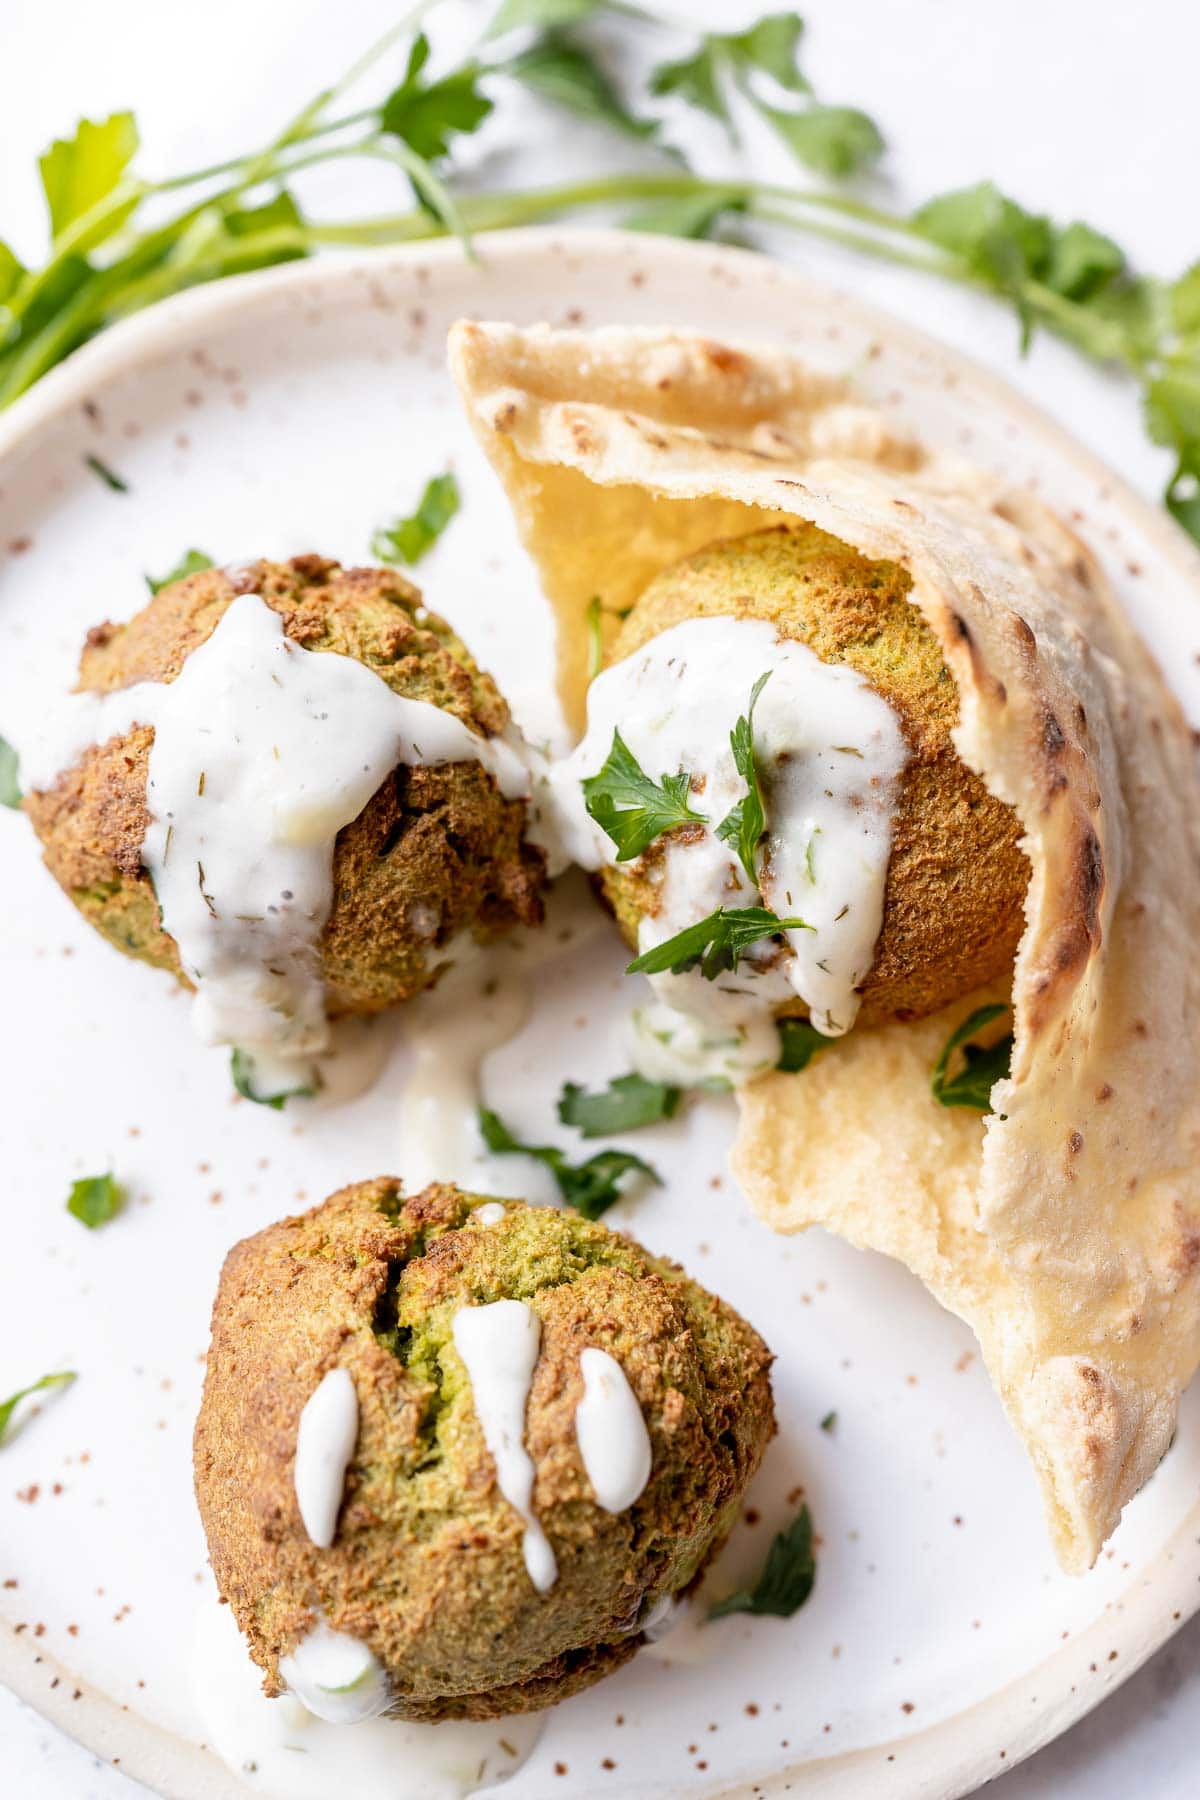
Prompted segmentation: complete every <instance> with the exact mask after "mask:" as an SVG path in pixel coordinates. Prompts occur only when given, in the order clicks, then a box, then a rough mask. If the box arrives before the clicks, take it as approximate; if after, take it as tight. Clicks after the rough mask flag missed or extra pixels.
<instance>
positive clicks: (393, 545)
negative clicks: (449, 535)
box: [371, 470, 462, 568]
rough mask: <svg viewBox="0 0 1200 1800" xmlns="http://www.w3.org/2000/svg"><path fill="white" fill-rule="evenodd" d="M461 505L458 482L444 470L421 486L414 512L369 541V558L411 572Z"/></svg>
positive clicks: (396, 521)
mask: <svg viewBox="0 0 1200 1800" xmlns="http://www.w3.org/2000/svg"><path fill="white" fill-rule="evenodd" d="M461 505H462V499H461V496H460V494H459V491H458V482H457V481H456V480H455V479H454V476H453V474H452V473H451V472H450V471H449V470H447V471H446V473H445V474H444V475H434V476H433V477H432V478H431V479H430V480H429V481H427V482H426V483H425V487H424V489H423V491H422V494H421V498H420V499H419V500H418V502H417V505H416V510H415V511H414V512H411V513H409V514H407V516H406V517H404V518H400V519H395V520H393V522H392V523H391V524H390V525H386V526H384V527H383V528H382V529H381V530H379V531H377V532H376V533H375V535H374V537H373V538H372V539H371V554H372V556H374V557H376V558H377V559H378V561H379V562H385V563H403V564H404V565H405V566H406V567H408V568H411V567H412V565H413V564H414V563H419V562H420V560H421V558H422V557H423V556H426V555H428V553H429V551H430V550H432V549H433V546H434V545H435V544H436V543H437V541H438V539H439V538H440V537H441V535H442V533H443V531H445V529H446V527H447V525H449V523H450V521H451V519H452V518H453V517H454V515H455V514H456V513H457V511H458V509H459V507H460V506H461Z"/></svg>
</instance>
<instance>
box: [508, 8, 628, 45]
mask: <svg viewBox="0 0 1200 1800" xmlns="http://www.w3.org/2000/svg"><path fill="white" fill-rule="evenodd" d="M602 5H603V0H504V4H503V5H502V6H501V8H500V10H499V12H498V13H497V14H496V16H495V18H494V19H493V20H492V22H491V24H490V25H489V26H488V28H487V30H486V31H485V32H484V34H483V41H484V42H485V43H487V42H488V40H489V39H491V38H498V37H504V36H506V35H507V33H508V32H510V31H524V30H526V29H531V30H534V31H552V30H553V29H554V28H555V26H557V25H578V24H579V23H580V21H581V20H582V19H587V18H590V17H591V15H592V14H593V13H595V12H598V11H599V10H600V8H601V6H602Z"/></svg>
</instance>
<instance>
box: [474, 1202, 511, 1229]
mask: <svg viewBox="0 0 1200 1800" xmlns="http://www.w3.org/2000/svg"><path fill="white" fill-rule="evenodd" d="M507 1213H508V1208H507V1206H502V1205H501V1204H500V1202H499V1200H489V1201H488V1203H487V1205H486V1206H477V1207H476V1208H475V1211H474V1212H473V1213H472V1214H471V1222H472V1224H474V1225H498V1224H499V1223H500V1221H501V1219H503V1218H505V1217H506V1216H507Z"/></svg>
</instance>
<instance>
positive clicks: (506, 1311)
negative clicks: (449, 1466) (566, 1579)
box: [454, 1300, 558, 1594]
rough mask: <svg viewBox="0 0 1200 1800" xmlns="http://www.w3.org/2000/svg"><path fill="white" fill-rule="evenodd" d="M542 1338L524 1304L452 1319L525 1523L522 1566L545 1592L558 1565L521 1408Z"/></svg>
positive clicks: (502, 1473) (503, 1476) (511, 1497)
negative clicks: (540, 1517)
mask: <svg viewBox="0 0 1200 1800" xmlns="http://www.w3.org/2000/svg"><path fill="white" fill-rule="evenodd" d="M541 1337H542V1327H541V1322H540V1321H539V1319H538V1316H537V1314H536V1313H535V1312H534V1311H532V1309H531V1308H530V1307H528V1306H526V1305H525V1302H524V1301H523V1300H494V1301H492V1303H491V1304H490V1305H488V1306H464V1307H461V1308H460V1309H459V1311H458V1312H456V1313H455V1315H454V1346H455V1349H456V1350H457V1351H458V1354H459V1355H460V1356H461V1357H462V1359H463V1362H464V1363H465V1364H466V1369H467V1374H468V1376H469V1377H470V1381H471V1388H472V1392H473V1395H474V1400H475V1414H476V1417H477V1418H478V1420H479V1424H480V1428H481V1430H482V1432H483V1441H484V1443H485V1444H486V1445H487V1447H488V1449H489V1451H490V1452H491V1456H492V1461H493V1462H494V1463H495V1465H496V1480H497V1482H498V1484H499V1487H500V1492H501V1493H502V1494H503V1495H504V1498H505V1499H506V1500H507V1501H508V1503H509V1505H510V1506H511V1507H512V1508H513V1510H514V1511H515V1512H517V1513H518V1514H519V1515H520V1517H521V1518H522V1519H523V1520H524V1521H525V1537H524V1542H523V1549H524V1553H525V1567H526V1568H527V1569H528V1571H529V1579H530V1580H531V1581H532V1583H533V1585H534V1587H535V1588H536V1589H537V1590H538V1592H539V1594H544V1593H546V1592H548V1591H549V1589H550V1588H552V1587H553V1586H554V1583H555V1581H556V1580H557V1579H558V1564H557V1563H556V1561H555V1558H554V1551H553V1550H552V1549H551V1548H550V1543H549V1540H548V1539H547V1537H546V1534H545V1532H544V1531H543V1530H542V1528H541V1526H540V1525H539V1524H538V1521H537V1517H536V1515H535V1514H534V1510H533V1477H534V1467H533V1459H532V1458H531V1456H530V1455H529V1452H528V1451H527V1450H526V1448H525V1408H526V1405H527V1404H528V1401H529V1384H530V1382H531V1381H532V1379H533V1370H534V1365H535V1364H536V1362H537V1359H538V1347H539V1345H540V1343H541Z"/></svg>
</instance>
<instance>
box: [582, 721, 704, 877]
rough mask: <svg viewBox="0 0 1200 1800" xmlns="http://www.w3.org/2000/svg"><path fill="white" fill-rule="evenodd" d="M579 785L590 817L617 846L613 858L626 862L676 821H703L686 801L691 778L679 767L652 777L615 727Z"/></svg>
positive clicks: (686, 822)
mask: <svg viewBox="0 0 1200 1800" xmlns="http://www.w3.org/2000/svg"><path fill="white" fill-rule="evenodd" d="M580 786H581V787H582V788H583V803H584V805H585V806H586V808H587V810H588V812H589V813H590V815H591V817H592V818H593V819H595V821H596V823H597V825H599V827H600V829H601V831H603V832H605V833H606V834H607V835H608V836H609V837H610V838H611V839H612V841H613V843H614V844H615V845H616V846H617V861H618V862H631V861H632V860H633V858H634V857H636V856H640V855H641V854H642V852H643V851H644V850H647V849H649V847H650V845H651V844H652V843H654V841H655V839H656V838H660V837H661V836H662V834H663V832H664V831H673V830H674V829H675V827H676V826H677V825H691V824H695V825H704V824H706V823H707V820H706V818H705V815H704V814H703V813H698V812H693V811H692V809H691V807H690V806H689V804H688V799H689V796H690V794H691V787H692V778H691V776H690V775H687V774H685V773H684V772H683V771H682V770H681V771H680V773H679V774H678V775H661V776H660V777H659V779H658V780H657V781H652V780H651V779H650V777H649V775H647V774H646V773H645V772H644V771H643V769H642V767H641V765H640V763H639V762H638V760H637V758H636V757H635V756H634V754H633V752H632V750H630V748H629V746H628V744H627V743H626V742H625V740H624V738H623V737H622V736H621V733H620V732H619V731H614V732H613V741H612V749H611V750H610V751H609V753H608V756H607V758H606V760H605V762H604V765H603V767H602V768H601V769H600V770H599V772H598V773H597V774H595V775H589V776H588V778H587V779H586V781H583V782H581V783H580Z"/></svg>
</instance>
